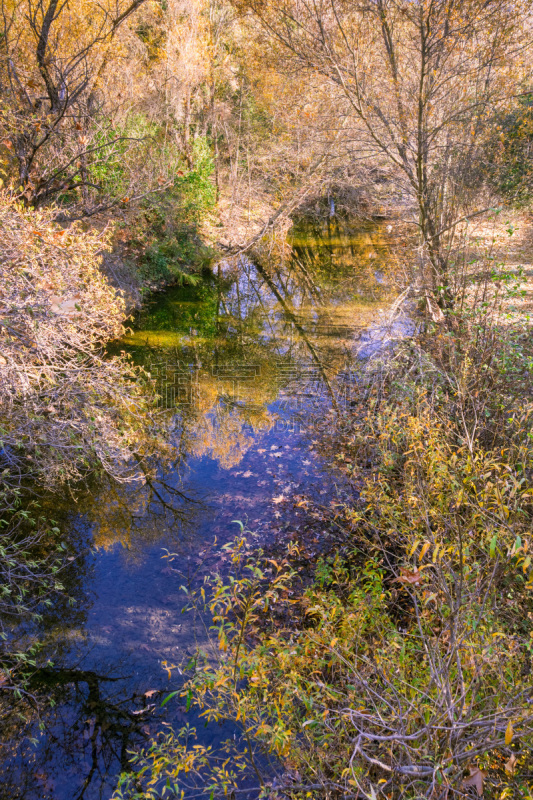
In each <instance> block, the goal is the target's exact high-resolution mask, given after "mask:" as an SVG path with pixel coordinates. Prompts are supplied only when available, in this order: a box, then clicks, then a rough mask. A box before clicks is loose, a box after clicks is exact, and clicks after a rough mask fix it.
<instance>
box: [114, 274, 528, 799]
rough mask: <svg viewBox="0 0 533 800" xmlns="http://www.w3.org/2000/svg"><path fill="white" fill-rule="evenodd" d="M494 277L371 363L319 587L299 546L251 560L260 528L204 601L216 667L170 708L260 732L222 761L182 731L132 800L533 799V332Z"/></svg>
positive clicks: (162, 745) (336, 439)
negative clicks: (345, 489)
mask: <svg viewBox="0 0 533 800" xmlns="http://www.w3.org/2000/svg"><path fill="white" fill-rule="evenodd" d="M483 280H484V281H485V290H486V291H484V292H483V293H482V294H481V295H479V294H478V293H477V291H476V289H477V288H479V281H478V279H477V278H475V277H472V280H470V279H469V280H468V281H466V282H465V285H468V289H467V290H465V292H466V293H465V296H464V297H462V298H459V299H458V301H457V302H456V304H455V306H454V309H453V310H449V311H448V313H447V318H446V321H445V322H443V323H440V324H433V323H426V325H425V326H424V327H425V329H424V331H423V332H422V333H420V334H419V335H418V336H417V337H416V338H413V339H411V340H410V341H407V342H404V343H403V344H401V345H399V346H398V348H397V349H396V351H395V353H394V355H393V356H392V357H391V358H390V359H389V360H388V362H387V363H386V364H383V363H381V364H380V365H379V368H378V367H377V366H376V367H375V368H374V367H373V366H372V365H370V366H366V367H364V368H362V369H363V374H362V376H361V383H360V386H361V394H362V401H364V402H362V403H361V404H360V405H359V406H357V407H355V408H357V409H358V410H357V413H355V412H354V413H353V414H350V415H347V414H346V413H343V418H342V419H341V420H340V422H341V423H342V424H340V425H339V426H337V429H338V430H341V431H342V434H338V435H337V434H336V435H331V434H330V444H331V453H332V459H333V454H334V453H335V454H336V455H337V456H338V455H339V453H342V455H343V459H342V461H343V462H344V463H345V464H348V463H349V464H350V467H349V473H350V474H351V475H353V476H354V478H353V480H354V481H355V482H356V483H357V485H358V487H359V491H360V500H359V502H358V503H357V504H356V505H355V506H351V507H344V508H339V509H337V511H336V512H335V514H336V515H337V520H338V524H339V526H340V527H341V528H342V531H343V537H344V538H343V543H342V546H339V548H338V552H337V553H331V554H330V555H325V556H324V557H323V558H322V559H321V560H318V561H317V562H316V563H315V564H314V578H313V580H312V582H311V583H309V582H303V581H301V580H299V578H298V575H297V568H296V564H297V562H298V557H299V556H298V548H297V546H295V545H294V544H293V545H291V546H290V547H288V549H287V551H286V553H285V554H284V556H283V555H279V554H276V558H272V555H273V554H272V553H269V554H264V553H256V554H255V555H252V556H251V555H250V553H249V551H247V550H246V547H245V542H246V536H243V537H242V538H241V539H240V540H239V541H237V542H236V543H235V546H234V548H233V552H232V558H233V565H232V570H231V577H230V578H228V577H227V576H225V577H224V576H218V577H216V576H215V577H214V578H213V579H212V581H211V584H210V587H209V590H208V588H207V587H205V586H204V587H203V588H202V591H201V593H200V594H199V596H198V598H197V602H198V603H199V604H200V605H203V604H204V598H205V606H206V608H207V610H208V611H209V613H210V614H211V618H212V620H213V629H212V630H213V634H214V642H215V644H216V645H217V646H216V648H215V650H216V655H214V654H213V653H206V652H204V653H202V652H199V653H198V654H197V656H196V658H194V659H193V661H192V662H191V664H190V665H189V667H190V668H191V669H192V673H191V676H190V678H189V680H188V681H187V682H186V683H185V685H183V686H182V688H178V689H177V690H176V696H175V698H174V697H171V696H169V700H168V701H169V702H176V699H177V700H178V702H180V703H184V704H185V706H186V708H187V709H189V708H190V709H196V710H197V712H198V713H199V714H201V715H202V716H203V717H204V718H207V719H208V720H218V721H224V720H231V721H232V722H233V723H234V724H235V725H237V726H239V727H240V728H241V730H242V737H241V738H240V739H236V738H234V739H233V740H232V741H230V742H228V743H227V745H226V754H225V756H224V760H222V761H220V760H217V758H220V757H221V753H220V752H219V753H214V752H213V751H212V750H210V749H209V748H206V747H203V746H199V745H197V744H195V743H194V737H193V733H194V732H193V731H192V730H191V729H190V728H186V729H184V730H183V731H182V732H181V734H166V735H165V736H162V737H161V738H160V739H159V740H156V741H154V742H153V743H152V745H151V746H150V747H149V748H147V749H146V750H145V751H144V752H143V753H142V754H137V755H136V756H135V758H134V762H133V765H132V766H133V770H134V773H133V775H131V774H130V775H124V776H122V779H121V783H120V786H119V788H118V789H117V793H116V797H117V798H118V797H123V798H124V797H129V798H132V797H135V798H155V797H159V796H161V795H162V794H164V792H165V791H168V793H169V795H170V794H172V792H174V794H175V795H176V794H177V796H180V795H181V792H183V793H184V794H183V796H184V797H187V796H188V794H191V793H192V792H193V786H196V787H199V786H201V787H202V790H203V791H205V792H207V794H206V796H211V797H216V796H222V795H223V794H224V793H225V792H228V793H229V792H230V791H231V790H235V789H236V788H237V787H239V786H240V787H242V786H243V785H244V784H243V778H242V774H243V772H247V773H248V774H249V781H251V782H252V783H253V782H254V781H255V785H256V794H257V796H259V795H260V794H263V795H264V796H272V797H278V798H305V797H312V798H332V799H333V798H349V797H353V798H363V797H364V798H372V799H373V800H374V799H375V798H377V797H383V798H393V799H394V800H400V798H401V799H402V800H403V799H404V798H405V800H407V799H409V800H414V799H415V798H442V800H444V798H452V797H467V796H480V797H481V796H483V797H485V798H491V800H492V798H494V800H495V799H496V798H511V797H512V798H515V797H524V798H528V797H530V796H531V778H530V775H531V772H532V763H531V748H532V745H533V706H532V700H533V684H532V670H531V652H532V648H533V607H532V599H531V588H532V584H533V573H532V571H531V569H532V556H531V541H530V540H531V530H532V528H533V525H532V523H533V519H532V517H533V488H532V481H531V478H532V476H533V434H532V429H531V421H532V419H533V416H532V415H533V404H532V403H531V400H530V396H529V386H530V380H531V370H532V365H533V341H532V336H531V330H530V327H529V323H528V322H527V321H526V320H524V319H523V318H521V319H518V318H516V317H514V316H513V315H512V313H509V303H510V302H511V301H512V298H513V297H514V296H516V294H517V285H516V279H515V276H513V275H511V274H509V273H506V272H505V270H503V268H498V269H496V268H493V269H492V270H491V271H490V272H488V273H487V274H486V275H485V278H484V279H483ZM479 297H481V298H482V299H481V300H479V299H478V298H479ZM328 427H329V428H330V429H331V426H330V425H329V426H328ZM345 469H346V470H347V471H348V468H347V467H345ZM266 753H269V754H270V757H271V758H273V759H274V760H273V764H274V765H272V761H271V762H270V764H269V766H268V767H267V768H266V767H265V764H267V763H268V760H267V759H266V757H265V754H266ZM221 764H222V765H223V766H221ZM247 785H250V783H248V784H247ZM165 786H167V787H168V788H167V789H166V790H165V788H164V787H165Z"/></svg>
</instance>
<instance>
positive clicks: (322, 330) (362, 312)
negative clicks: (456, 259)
mask: <svg viewBox="0 0 533 800" xmlns="http://www.w3.org/2000/svg"><path fill="white" fill-rule="evenodd" d="M289 245H290V247H289V248H285V252H284V255H283V257H281V256H280V255H277V256H270V257H269V258H267V257H264V258H261V259H258V260H257V261H256V263H252V262H250V261H247V260H244V259H241V261H240V262H239V263H238V264H229V263H228V264H222V265H221V266H220V267H219V268H218V272H217V275H216V276H214V277H211V278H206V279H204V280H202V281H201V282H200V283H199V284H197V285H195V286H189V287H183V288H172V289H169V290H168V291H166V292H165V293H164V294H161V295H159V296H157V297H154V298H153V299H151V300H150V301H149V302H147V304H146V305H145V307H144V309H143V310H142V312H141V313H140V314H139V315H138V318H137V319H136V320H135V324H134V326H133V328H132V330H131V331H130V333H129V334H128V335H127V336H126V337H125V338H124V340H123V341H122V342H120V343H119V344H118V346H117V347H118V349H124V350H127V351H128V352H129V353H131V356H132V358H133V359H134V361H135V362H136V363H138V364H142V365H143V366H144V367H145V368H146V369H147V370H148V371H150V373H151V374H152V377H153V378H154V379H155V381H156V384H157V387H158V391H159V394H160V398H161V400H160V410H159V411H160V413H161V414H162V415H166V417H167V419H170V420H171V430H170V433H169V442H170V444H171V445H172V448H173V455H172V460H171V462H169V460H168V459H163V458H162V460H161V464H160V465H159V466H158V469H157V478H156V479H155V480H154V481H151V482H150V484H144V485H129V486H119V485H116V484H113V483H111V482H109V481H107V482H106V481H101V482H99V483H98V484H93V485H92V486H91V488H90V490H87V489H80V490H78V491H76V492H72V493H70V494H69V495H68V496H62V497H54V498H47V499H45V500H43V503H44V505H45V506H47V507H48V508H49V509H50V508H51V509H53V512H54V515H55V517H56V518H57V519H58V521H59V523H60V525H61V528H62V531H63V533H64V538H65V540H66V541H68V543H69V548H70V550H71V552H72V555H71V556H70V557H71V559H72V562H71V564H70V567H69V570H68V575H67V576H66V579H65V580H66V586H67V590H68V594H69V595H70V596H71V597H72V598H73V599H74V603H73V604H70V603H69V602H67V601H64V602H63V601H61V600H58V601H57V602H56V603H55V604H54V605H53V607H52V608H51V609H49V610H48V611H47V612H46V614H45V617H44V619H43V623H42V626H41V628H40V630H39V631H38V632H33V635H36V636H38V638H39V639H40V640H41V641H43V642H44V647H43V650H42V653H41V656H40V658H41V660H42V659H43V658H44V657H46V658H49V659H50V660H51V661H52V662H53V667H51V668H50V670H49V672H48V673H43V674H42V675H41V678H40V680H41V684H40V685H39V686H36V687H35V691H36V693H37V692H43V691H46V693H47V695H49V696H50V697H51V698H52V700H53V703H54V705H53V706H50V707H48V708H47V710H45V712H44V713H42V714H41V715H40V717H39V716H37V714H36V712H34V711H32V707H31V703H30V704H28V703H26V704H25V708H24V711H25V714H26V720H25V721H24V720H23V719H21V718H20V717H19V716H17V713H16V712H17V710H20V706H19V707H18V708H14V709H13V710H12V712H11V713H10V714H8V715H7V716H6V717H5V719H4V720H3V723H2V730H3V736H2V739H3V741H2V744H1V746H0V759H1V764H0V785H1V788H0V797H1V798H2V799H3V798H9V799H10V800H15V799H17V800H37V799H39V800H52V799H53V800H75V799H76V800H93V799H96V798H98V799H99V800H108V799H109V798H110V797H111V796H112V794H113V791H114V788H115V785H116V780H117V775H118V773H119V772H120V770H121V768H124V767H125V766H126V763H127V759H128V751H129V750H131V749H132V748H134V747H135V746H139V745H142V743H143V740H147V738H148V737H149V736H151V735H153V734H154V733H156V732H157V730H160V729H161V726H162V725H163V724H167V725H169V724H170V725H172V726H174V727H181V726H182V725H183V724H184V723H185V722H186V721H187V720H188V718H189V715H188V714H187V713H186V712H185V709H184V708H183V707H182V706H180V705H179V704H178V702H177V701H176V702H169V703H167V704H166V705H165V707H164V708H161V699H162V698H163V697H165V694H166V693H168V692H169V691H171V690H173V689H174V688H176V681H177V677H176V672H175V671H174V672H173V673H172V674H170V673H169V672H168V670H167V666H169V665H173V664H178V663H180V662H182V661H183V660H184V659H186V658H187V655H190V654H192V653H193V652H194V651H195V649H196V647H197V646H199V645H200V646H203V645H205V644H206V640H207V633H206V630H205V628H204V627H202V626H198V625H197V624H195V617H194V615H193V614H183V613H182V610H183V609H184V608H185V606H186V604H187V597H186V594H185V593H184V592H183V590H182V589H181V588H180V587H182V586H183V585H192V586H195V585H198V584H199V582H200V581H201V580H202V578H203V576H204V575H205V574H207V573H209V572H210V571H213V570H214V569H220V568H222V569H224V558H225V557H226V556H225V551H224V550H223V549H222V547H223V545H224V543H225V542H228V541H230V540H231V539H232V538H233V537H234V536H235V535H236V534H237V533H238V532H239V526H238V525H237V524H236V523H235V522H234V521H235V520H239V521H241V522H242V523H243V524H244V525H245V526H246V528H247V530H248V531H249V533H248V536H249V539H250V541H251V542H252V543H257V544H258V545H263V544H265V543H267V542H269V541H272V540H273V539H275V538H276V537H278V538H279V537H281V538H282V539H283V538H284V537H287V538H288V537H290V536H291V535H292V534H293V533H294V531H295V530H301V529H302V528H305V527H306V526H313V525H314V526H315V527H316V526H317V525H318V528H317V529H316V531H315V533H314V536H315V541H316V536H318V537H319V536H320V535H321V533H322V532H321V531H320V530H319V528H320V524H321V523H320V522H317V515H315V517H314V519H311V516H312V515H311V516H310V514H309V510H308V508H309V504H312V505H313V507H314V508H317V507H327V505H328V503H330V502H331V500H332V499H333V498H335V497H338V496H339V493H340V494H341V495H342V494H343V493H344V496H349V493H350V491H351V489H350V486H349V482H346V480H345V479H344V478H343V477H342V475H341V474H340V473H338V472H336V471H335V469H334V468H333V467H332V466H331V465H330V461H331V459H328V458H327V457H325V455H324V454H323V453H322V451H321V442H320V438H319V436H318V434H317V430H316V428H315V427H314V425H313V420H321V422H322V423H323V422H324V419H327V418H328V414H329V415H331V418H332V419H333V416H334V415H333V414H332V412H333V411H334V409H335V408H336V407H337V408H338V406H339V405H340V404H349V403H350V397H349V392H350V380H349V373H350V365H351V364H352V361H353V353H354V342H355V340H356V338H357V334H358V332H360V331H361V330H362V329H364V328H365V327H367V326H368V325H370V324H372V323H373V322H374V320H375V319H376V316H377V314H378V310H379V309H381V308H382V307H383V306H384V305H385V304H386V302H387V296H388V293H389V281H388V276H387V253H386V249H385V247H384V245H383V244H382V242H381V239H380V232H379V229H377V228H376V227H375V226H370V225H368V226H366V227H362V228H361V227H358V228H354V227H353V226H352V227H350V226H349V225H348V224H344V225H342V224H340V223H339V221H338V220H333V221H332V220H329V221H328V222H327V223H320V222H310V221H309V220H300V221H299V222H297V223H295V225H294V226H293V228H292V230H291V232H290V234H289ZM170 440H171V441H170ZM323 533H324V535H325V531H324V532H323ZM310 546H312V544H311V545H310ZM169 553H171V554H173V555H172V558H169V557H168V554H169ZM28 635H30V634H28ZM45 684H46V685H45ZM24 702H25V701H24ZM154 707H155V708H154ZM192 721H193V722H195V721H197V720H194V719H193V720H192ZM228 732H230V733H231V729H229V728H227V726H226V728H220V727H219V726H215V725H211V726H208V728H206V729H202V730H201V731H200V733H199V735H200V738H201V741H202V742H204V743H207V742H216V741H218V740H220V738H223V737H224V736H225V735H227V733H228Z"/></svg>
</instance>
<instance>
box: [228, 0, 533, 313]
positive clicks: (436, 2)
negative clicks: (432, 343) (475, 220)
mask: <svg viewBox="0 0 533 800" xmlns="http://www.w3.org/2000/svg"><path fill="white" fill-rule="evenodd" d="M237 1H238V3H239V7H240V8H241V9H243V10H246V11H249V10H252V11H253V12H254V13H255V14H256V15H257V17H258V18H259V19H260V20H261V22H262V24H263V25H264V27H265V28H266V29H267V30H268V31H269V32H270V34H271V36H272V37H273V40H274V41H276V42H277V43H279V44H280V45H281V46H282V48H283V49H284V50H285V52H286V53H287V54H288V55H289V57H290V58H291V59H292V60H295V61H296V62H297V63H298V65H299V66H300V68H303V69H305V70H307V71H309V72H313V73H318V74H320V75H321V76H322V77H323V79H325V81H326V82H327V83H328V84H329V85H330V87H331V88H333V89H334V91H335V92H336V95H337V97H338V103H339V106H338V113H339V117H344V118H346V116H348V117H349V118H350V124H349V125H348V126H347V130H349V132H350V135H351V136H352V137H354V138H356V139H357V141H358V149H359V152H360V154H361V155H364V156H368V157H372V158H376V157H378V158H381V160H382V161H383V160H385V161H386V162H387V163H388V165H389V166H390V167H392V168H393V169H394V171H395V173H396V176H397V177H398V178H399V179H400V180H401V181H402V182H403V187H404V190H405V191H406V193H407V195H408V196H409V197H410V198H411V200H412V201H413V205H414V206H415V208H416V224H417V225H418V228H419V231H420V262H419V275H418V277H419V278H421V279H422V280H423V282H424V284H425V286H426V287H427V288H428V289H429V290H430V291H432V292H435V293H436V294H437V295H438V299H439V303H440V304H441V306H443V307H447V306H450V305H452V304H453V296H454V285H453V284H454V279H453V275H452V271H451V264H452V259H451V253H452V247H453V239H454V233H455V230H456V228H457V225H458V224H459V222H460V221H461V220H464V219H465V218H469V217H471V216H473V215H475V214H477V213H479V212H480V211H481V207H480V205H479V202H480V201H479V198H480V192H479V188H480V183H481V182H482V176H481V174H480V170H479V166H478V164H479V150H480V146H481V143H482V141H483V138H484V137H485V136H486V134H487V131H488V129H489V128H490V126H491V121H492V120H493V119H494V114H495V112H496V111H497V110H501V108H502V107H504V106H505V105H506V104H508V103H509V101H510V99H511V97H512V95H513V94H516V93H517V92H518V91H520V85H521V82H523V81H524V80H525V79H526V77H527V76H528V75H529V65H528V64H527V62H526V53H527V51H528V50H529V48H530V46H531V30H532V27H531V21H532V9H531V4H530V3H529V2H527V1H526V0H516V2H514V1H513V2H508V1H507V0H461V2H458V0H417V1H416V2H415V1H414V0H360V1H359V2H354V0H316V2H312V3H310V2H307V0H283V1H282V2H278V0H237ZM335 124H337V123H335ZM474 190H475V191H474Z"/></svg>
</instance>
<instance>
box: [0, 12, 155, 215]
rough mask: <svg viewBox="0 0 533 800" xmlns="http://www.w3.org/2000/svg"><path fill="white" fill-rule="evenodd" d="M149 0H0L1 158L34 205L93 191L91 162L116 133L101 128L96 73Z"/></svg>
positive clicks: (110, 145) (104, 153)
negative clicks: (95, 125)
mask: <svg viewBox="0 0 533 800" xmlns="http://www.w3.org/2000/svg"><path fill="white" fill-rule="evenodd" d="M145 2H146V0H118V1H117V2H110V1H109V2H104V3H97V2H89V3H87V2H81V1H80V0H64V1H63V2H60V0H24V2H22V1H21V0H1V2H0V103H1V105H0V125H1V128H2V133H3V135H4V139H3V147H4V155H5V161H7V163H9V161H10V160H11V161H14V164H15V172H16V175H15V176H14V177H15V178H16V185H17V187H18V190H19V192H20V194H21V196H23V197H24V198H25V200H26V201H27V202H28V203H30V204H31V205H34V206H39V205H43V204H44V203H46V202H48V201H50V200H51V199H54V198H56V197H57V196H58V195H59V194H61V193H66V192H72V191H74V190H76V191H80V190H86V189H88V188H89V187H90V188H92V189H94V190H96V192H97V193H98V191H99V188H100V187H99V186H98V184H97V182H96V181H95V178H94V175H93V174H91V170H90V169H89V165H90V163H91V162H95V161H96V162H97V163H98V162H101V161H102V160H105V159H106V158H108V157H109V153H110V152H113V149H114V148H115V149H116V145H117V142H118V140H119V139H120V138H123V137H117V136H113V135H107V136H106V135H103V136H102V135H98V134H97V132H96V131H95V130H94V129H93V130H91V123H92V121H93V120H94V118H95V116H96V115H97V113H98V110H99V106H100V105H101V99H100V96H99V86H98V82H99V77H100V76H101V74H102V72H103V70H104V69H105V66H106V64H107V61H108V59H109V57H110V55H112V53H113V44H114V40H115V36H116V34H117V31H118V30H119V29H120V27H121V26H122V25H123V24H124V23H125V22H126V20H128V19H129V18H130V17H131V15H132V14H134V13H135V12H136V11H137V10H138V9H139V8H140V6H142V5H143V4H144V3H145Z"/></svg>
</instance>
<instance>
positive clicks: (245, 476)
mask: <svg viewBox="0 0 533 800" xmlns="http://www.w3.org/2000/svg"><path fill="white" fill-rule="evenodd" d="M253 475H254V473H253V472H250V470H249V469H247V470H246V472H243V473H242V477H243V478H253Z"/></svg>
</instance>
